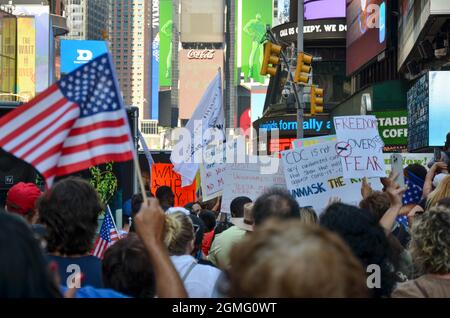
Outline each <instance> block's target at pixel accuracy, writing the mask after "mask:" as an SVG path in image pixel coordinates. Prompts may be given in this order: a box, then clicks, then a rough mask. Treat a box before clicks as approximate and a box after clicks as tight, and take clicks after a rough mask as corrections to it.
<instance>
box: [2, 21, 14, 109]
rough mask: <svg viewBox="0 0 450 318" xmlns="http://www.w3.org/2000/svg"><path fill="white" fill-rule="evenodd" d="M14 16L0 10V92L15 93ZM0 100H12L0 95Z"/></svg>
mask: <svg viewBox="0 0 450 318" xmlns="http://www.w3.org/2000/svg"><path fill="white" fill-rule="evenodd" d="M16 34H17V31H16V18H15V17H13V16H10V15H6V14H2V13H1V12H0V78H1V81H0V93H3V94H13V93H15V89H14V87H15V85H16ZM0 100H14V99H13V98H12V97H11V96H9V97H8V96H5V95H4V96H0Z"/></svg>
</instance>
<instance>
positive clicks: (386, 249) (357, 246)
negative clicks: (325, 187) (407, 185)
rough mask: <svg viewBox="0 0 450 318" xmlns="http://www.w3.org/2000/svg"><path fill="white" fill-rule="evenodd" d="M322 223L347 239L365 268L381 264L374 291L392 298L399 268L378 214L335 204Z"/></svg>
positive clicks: (324, 214) (373, 294)
mask: <svg viewBox="0 0 450 318" xmlns="http://www.w3.org/2000/svg"><path fill="white" fill-rule="evenodd" d="M320 224H321V225H322V226H323V227H325V228H327V229H329V230H331V231H333V232H336V233H337V234H339V235H340V236H341V237H342V238H343V239H344V241H345V242H346V243H347V244H348V245H349V246H350V248H351V250H352V251H353V253H354V254H355V256H356V257H358V258H359V260H360V261H361V263H362V265H363V267H364V269H365V270H366V269H367V268H368V266H369V265H372V266H373V265H377V266H378V267H379V269H380V274H381V276H380V278H379V283H380V285H379V288H378V287H377V288H373V289H372V290H371V294H372V296H373V297H389V295H390V294H391V292H392V289H393V288H394V286H395V283H396V281H397V277H396V275H395V273H396V272H397V268H395V262H394V259H393V251H392V249H391V246H390V245H389V242H388V239H387V236H386V233H385V231H384V229H383V228H382V227H381V226H380V224H379V223H378V221H377V219H376V218H375V217H374V215H373V214H372V213H370V212H369V211H364V210H362V209H359V208H357V207H355V206H351V205H347V204H343V203H334V204H332V205H330V206H328V207H327V209H326V210H325V211H324V213H323V214H322V215H321V216H320ZM370 274H371V273H367V275H368V276H369V275H370Z"/></svg>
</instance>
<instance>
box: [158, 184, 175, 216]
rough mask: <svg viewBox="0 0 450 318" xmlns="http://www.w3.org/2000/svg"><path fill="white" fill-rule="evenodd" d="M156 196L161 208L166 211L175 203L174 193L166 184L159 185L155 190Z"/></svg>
mask: <svg viewBox="0 0 450 318" xmlns="http://www.w3.org/2000/svg"><path fill="white" fill-rule="evenodd" d="M155 195H156V198H157V199H158V200H159V204H160V205H161V208H162V209H163V210H164V211H166V210H167V209H168V208H171V207H173V206H174V204H175V195H174V194H173V191H172V189H171V188H170V187H168V186H160V187H159V188H158V189H157V190H156V193H155Z"/></svg>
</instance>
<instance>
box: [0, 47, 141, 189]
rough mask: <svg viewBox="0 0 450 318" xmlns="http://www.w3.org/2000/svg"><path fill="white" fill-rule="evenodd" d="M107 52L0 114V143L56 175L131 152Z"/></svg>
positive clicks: (124, 158)
mask: <svg viewBox="0 0 450 318" xmlns="http://www.w3.org/2000/svg"><path fill="white" fill-rule="evenodd" d="M111 65H112V63H111V56H110V55H109V53H106V54H103V55H101V56H99V57H97V58H96V59H94V60H92V61H91V62H89V63H87V64H85V65H84V66H81V67H79V68H78V69H76V70H74V71H73V72H71V73H69V74H68V75H67V76H65V77H63V78H62V79H61V80H60V81H59V82H57V83H55V84H53V85H52V86H50V87H49V88H48V89H47V90H45V91H44V92H42V93H41V94H39V95H38V96H37V97H36V98H34V99H33V100H31V101H30V102H29V103H27V104H25V105H22V106H20V107H18V108H17V109H15V110H14V111H12V112H10V113H8V114H7V115H5V116H3V117H2V118H1V119H0V131H1V132H2V133H1V135H0V147H1V148H3V149H4V150H5V151H7V152H9V153H11V154H12V155H14V156H16V157H17V158H19V159H22V160H24V161H26V162H28V163H29V164H31V165H32V166H34V167H35V168H36V170H37V171H39V172H40V173H41V174H42V175H43V176H44V177H45V179H46V183H47V186H51V185H52V183H53V180H54V178H55V177H57V176H61V175H65V174H70V173H73V172H77V171H81V170H84V169H87V168H89V167H91V166H95V165H98V164H102V163H104V162H107V161H115V162H120V161H128V160H131V159H132V158H133V153H132V143H131V137H130V129H129V126H128V120H127V117H126V112H125V109H124V107H123V102H122V97H121V94H120V90H119V86H118V83H117V80H116V78H115V76H114V70H113V68H112V66H111Z"/></svg>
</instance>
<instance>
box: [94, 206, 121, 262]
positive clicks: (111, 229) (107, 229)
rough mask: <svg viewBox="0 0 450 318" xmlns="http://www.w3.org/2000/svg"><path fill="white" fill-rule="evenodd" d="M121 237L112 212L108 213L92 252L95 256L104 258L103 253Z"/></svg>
mask: <svg viewBox="0 0 450 318" xmlns="http://www.w3.org/2000/svg"><path fill="white" fill-rule="evenodd" d="M119 239H120V237H119V234H118V233H117V230H116V228H115V226H114V223H113V220H112V218H111V214H109V213H106V215H105V218H104V219H103V224H102V227H101V229H100V235H99V237H98V238H97V240H96V241H95V244H94V248H93V250H92V252H91V254H92V255H93V256H95V257H98V258H100V259H103V255H104V254H105V251H106V249H107V248H108V247H110V246H111V245H113V244H114V243H115V242H116V241H118V240H119Z"/></svg>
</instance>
